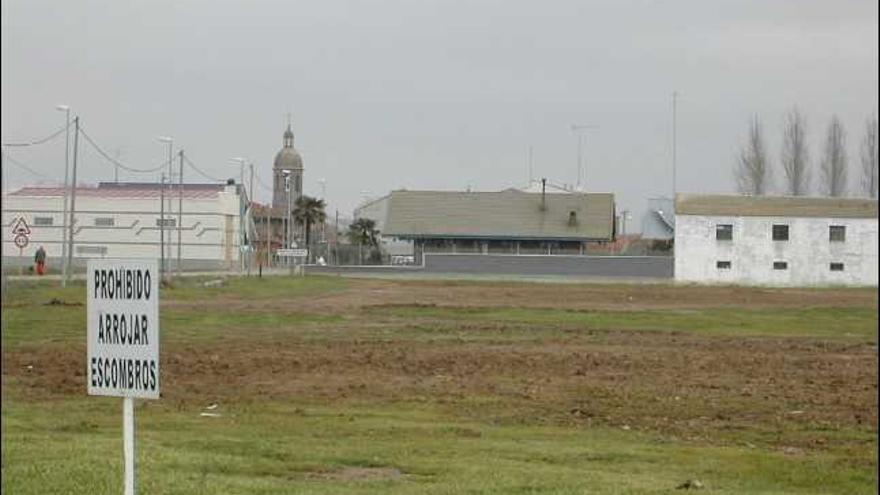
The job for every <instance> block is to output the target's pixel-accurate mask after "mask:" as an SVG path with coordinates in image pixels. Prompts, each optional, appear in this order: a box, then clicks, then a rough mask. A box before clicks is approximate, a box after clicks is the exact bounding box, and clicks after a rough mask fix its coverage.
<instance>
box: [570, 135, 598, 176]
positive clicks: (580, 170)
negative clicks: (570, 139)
mask: <svg viewBox="0 0 880 495" xmlns="http://www.w3.org/2000/svg"><path fill="white" fill-rule="evenodd" d="M598 128H599V126H598V125H595V124H572V125H571V130H572V131H573V132H576V133H577V135H578V167H577V183H576V186H575V189H577V190H581V189H582V187H583V178H584V177H583V176H584V173H583V169H584V167H583V166H582V165H581V155H582V154H583V153H582V151H581V150H582V148H583V145H584V132H582V131H588V130H591V129H598Z"/></svg>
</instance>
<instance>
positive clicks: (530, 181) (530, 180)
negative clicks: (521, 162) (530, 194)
mask: <svg viewBox="0 0 880 495" xmlns="http://www.w3.org/2000/svg"><path fill="white" fill-rule="evenodd" d="M531 185H532V147H531V145H530V146H529V186H531Z"/></svg>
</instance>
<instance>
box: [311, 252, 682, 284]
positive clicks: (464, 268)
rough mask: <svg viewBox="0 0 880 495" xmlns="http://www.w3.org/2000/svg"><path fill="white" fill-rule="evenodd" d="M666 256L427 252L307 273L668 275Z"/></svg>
mask: <svg viewBox="0 0 880 495" xmlns="http://www.w3.org/2000/svg"><path fill="white" fill-rule="evenodd" d="M673 264H674V263H673V259H672V258H671V257H665V256H552V255H551V256H522V255H520V256H516V255H491V254H488V255H484V254H426V255H425V265H424V266H387V265H386V266H309V267H308V268H307V271H308V273H314V274H319V273H320V274H331V275H332V274H339V275H375V276H380V275H390V276H397V275H407V274H410V275H419V274H422V275H426V274H443V273H447V274H468V275H522V276H538V277H540V276H554V277H576V278H608V279H645V278H655V279H671V278H672V270H673Z"/></svg>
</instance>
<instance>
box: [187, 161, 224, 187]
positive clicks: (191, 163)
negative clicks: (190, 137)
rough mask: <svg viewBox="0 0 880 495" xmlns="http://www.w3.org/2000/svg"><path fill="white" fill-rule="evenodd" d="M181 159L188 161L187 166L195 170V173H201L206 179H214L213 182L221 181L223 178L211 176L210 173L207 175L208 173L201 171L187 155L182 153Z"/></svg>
mask: <svg viewBox="0 0 880 495" xmlns="http://www.w3.org/2000/svg"><path fill="white" fill-rule="evenodd" d="M183 160H184V161H185V162H186V163H188V164H189V166H190V167H192V169H193V170H195V172H196V173H197V174H199V175H201V176H202V177H204V178H206V179H208V180H210V181H214V182H223V179H218V178H216V177H211V176H210V175H208V174H206V173H204V172H202V171H201V169H199V167H196V164H195V163H193V162H192V160H190V159H189V157H188V156H186V155H183Z"/></svg>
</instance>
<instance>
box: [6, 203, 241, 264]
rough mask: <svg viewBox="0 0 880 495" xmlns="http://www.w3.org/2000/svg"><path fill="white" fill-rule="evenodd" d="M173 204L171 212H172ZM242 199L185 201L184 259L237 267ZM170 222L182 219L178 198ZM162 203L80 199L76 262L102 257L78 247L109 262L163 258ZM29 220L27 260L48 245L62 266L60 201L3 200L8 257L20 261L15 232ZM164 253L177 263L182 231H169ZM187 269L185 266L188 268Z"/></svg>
mask: <svg viewBox="0 0 880 495" xmlns="http://www.w3.org/2000/svg"><path fill="white" fill-rule="evenodd" d="M169 204H170V209H171V211H170V213H169V211H168V208H169ZM238 206H239V199H238V195H237V194H235V193H234V192H233V191H232V190H229V191H223V192H220V193H219V194H218V195H217V197H216V198H210V199H184V200H183V221H182V222H181V225H182V229H181V259H182V260H199V261H216V262H219V263H220V264H221V265H222V264H228V265H229V266H230V267H231V268H233V267H236V266H238V265H237V264H238V260H239V252H240V251H239V240H240V237H239V228H240V226H239V208H238ZM165 207H166V212H165V218H166V219H174V221H175V222H176V221H177V219H178V213H177V212H178V199H177V198H176V197H173V196H172V197H171V198H169V199H166V203H165ZM159 213H160V203H159V199H158V198H155V199H133V198H106V197H95V196H89V195H82V196H77V199H76V215H75V225H76V227H75V229H74V246H75V247H74V258H81V259H85V258H94V257H101V255H100V254H94V253H83V252H80V250H79V249H78V248H79V247H93V248H99V247H103V248H106V254H105V255H104V256H106V257H113V258H159V257H160V251H159V246H160V238H161V232H160V229H159V227H158V226H157V223H156V221H157V220H158V219H159ZM19 217H24V218H25V221H26V222H27V223H28V225H29V226H30V229H31V236H30V243H29V245H28V246H27V248H25V250H24V256H26V257H28V258H30V259H33V256H34V253H35V252H36V250H37V248H38V247H39V246H43V248H44V249H45V250H46V254H47V256H48V263H49V264H50V266H51V265H54V266H56V267H57V266H58V264H59V258H60V257H61V238H62V237H61V236H62V199H61V198H60V197H38V196H8V197H6V198H4V201H3V219H2V225H3V229H4V232H3V256H4V257H15V256H18V255H19V249H18V248H17V247H16V246H15V245H14V244H13V235H12V228H13V226H14V223H15V222H16V219H17V218H19ZM36 217H51V218H52V225H51V226H40V225H35V223H36V222H35V218H36ZM108 217H109V218H113V220H114V226H113V227H106V226H98V225H96V224H95V219H96V218H108ZM165 243H166V245H165V253H166V256H168V257H170V259H171V260H176V259H177V227H176V225H175V227H167V228H166V229H165ZM184 266H185V265H184Z"/></svg>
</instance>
